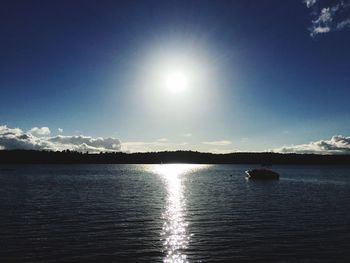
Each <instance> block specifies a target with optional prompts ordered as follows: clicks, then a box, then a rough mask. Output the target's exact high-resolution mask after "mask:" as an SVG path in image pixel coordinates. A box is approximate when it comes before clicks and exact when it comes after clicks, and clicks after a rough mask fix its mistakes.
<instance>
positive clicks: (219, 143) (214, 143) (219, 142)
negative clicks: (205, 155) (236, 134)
mask: <svg viewBox="0 0 350 263" xmlns="http://www.w3.org/2000/svg"><path fill="white" fill-rule="evenodd" d="M202 143H203V144H207V145H215V146H226V145H230V144H231V141H229V140H220V141H207V142H202Z"/></svg>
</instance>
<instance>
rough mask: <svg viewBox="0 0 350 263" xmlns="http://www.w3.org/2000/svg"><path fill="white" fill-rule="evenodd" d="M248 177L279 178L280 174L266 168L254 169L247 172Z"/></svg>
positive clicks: (254, 178)
mask: <svg viewBox="0 0 350 263" xmlns="http://www.w3.org/2000/svg"><path fill="white" fill-rule="evenodd" d="M245 173H246V174H247V176H246V178H247V179H253V180H278V179H279V177H280V176H279V174H278V173H276V172H274V171H272V170H270V169H266V168H261V169H252V170H248V171H246V172H245Z"/></svg>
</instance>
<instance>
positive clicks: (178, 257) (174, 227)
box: [152, 164, 204, 263]
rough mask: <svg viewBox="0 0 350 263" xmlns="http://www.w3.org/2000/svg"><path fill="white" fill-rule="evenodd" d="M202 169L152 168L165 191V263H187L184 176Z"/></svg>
mask: <svg viewBox="0 0 350 263" xmlns="http://www.w3.org/2000/svg"><path fill="white" fill-rule="evenodd" d="M203 167H204V165H195V164H161V165H155V166H154V167H152V170H153V172H154V173H156V174H159V175H161V176H162V179H163V180H164V184H165V187H166V190H167V200H166V208H165V211H164V213H163V220H164V224H163V229H162V233H161V238H162V241H163V249H164V252H165V253H166V255H165V258H164V262H166V263H168V262H169V263H170V262H171V263H175V262H176V263H180V262H181V263H184V262H188V260H187V259H186V254H185V249H186V248H187V246H188V243H189V241H190V233H189V232H188V229H187V226H188V224H187V222H186V220H185V216H186V197H185V195H184V190H185V189H184V188H185V186H184V183H183V182H184V175H186V174H188V173H190V172H192V171H194V170H197V169H200V168H203Z"/></svg>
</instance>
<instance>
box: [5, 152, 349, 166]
mask: <svg viewBox="0 0 350 263" xmlns="http://www.w3.org/2000/svg"><path fill="white" fill-rule="evenodd" d="M0 163H1V164H160V163H197V164H260V165H267V166H268V165H273V164H317V165H346V164H350V155H349V154H347V155H318V154H295V153H272V152H251V153H248V152H236V153H228V154H214V153H202V152H195V151H164V152H146V153H124V152H113V153H91V154H90V153H81V152H74V151H69V150H65V151H57V152H54V151H35V150H1V151H0Z"/></svg>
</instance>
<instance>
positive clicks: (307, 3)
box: [303, 0, 317, 8]
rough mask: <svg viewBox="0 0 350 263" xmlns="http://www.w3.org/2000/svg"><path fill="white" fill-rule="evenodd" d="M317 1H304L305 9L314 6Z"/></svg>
mask: <svg viewBox="0 0 350 263" xmlns="http://www.w3.org/2000/svg"><path fill="white" fill-rule="evenodd" d="M316 1H317V0H304V1H303V2H304V3H305V4H306V7H307V8H310V7H312V6H313V5H314V4H316Z"/></svg>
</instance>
